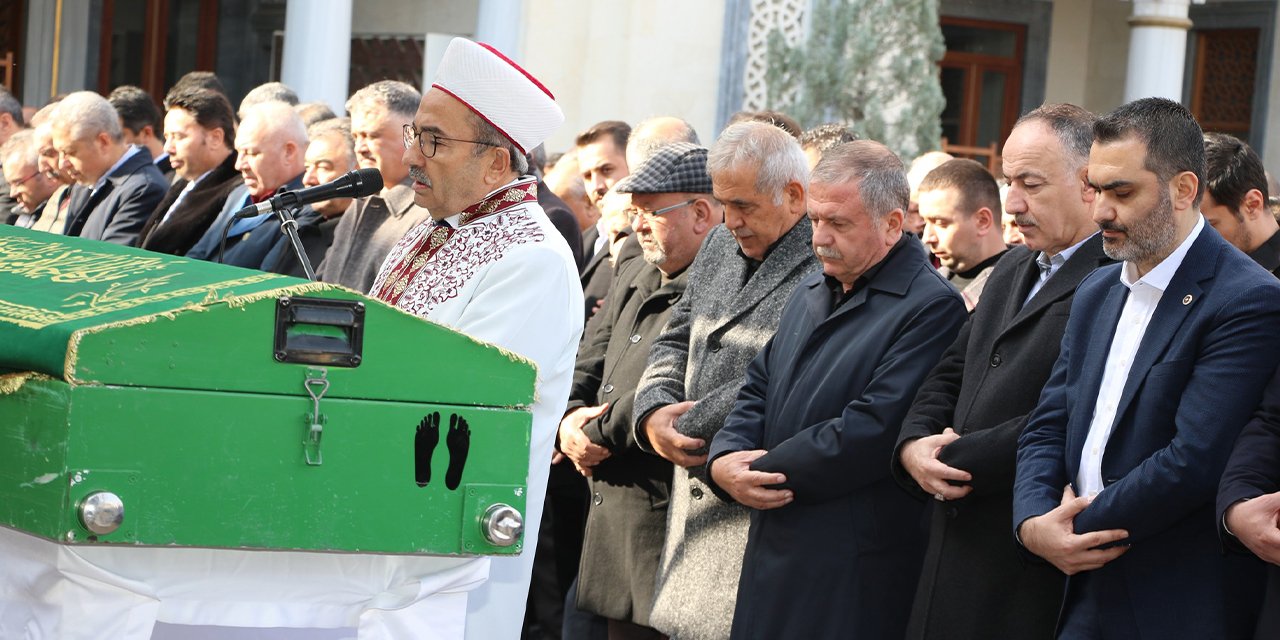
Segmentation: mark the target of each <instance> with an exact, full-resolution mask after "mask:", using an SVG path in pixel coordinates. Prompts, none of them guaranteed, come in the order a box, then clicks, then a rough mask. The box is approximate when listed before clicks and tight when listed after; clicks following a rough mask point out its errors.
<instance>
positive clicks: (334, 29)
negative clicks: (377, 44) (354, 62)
mask: <svg viewBox="0 0 1280 640" xmlns="http://www.w3.org/2000/svg"><path fill="white" fill-rule="evenodd" d="M350 74H351V0H289V4H288V8H287V9H286V11H285V18H284V61H283V62H282V63H281V70H280V81H281V82H283V83H285V84H287V85H289V86H290V87H292V88H293V90H294V91H296V92H298V98H299V99H300V100H302V101H303V102H312V101H315V100H321V101H323V102H324V103H325V104H328V105H329V106H330V107H331V108H332V109H333V111H334V112H335V113H337V114H340V115H341V114H342V113H343V112H344V105H346V103H347V80H348V78H349V77H350Z"/></svg>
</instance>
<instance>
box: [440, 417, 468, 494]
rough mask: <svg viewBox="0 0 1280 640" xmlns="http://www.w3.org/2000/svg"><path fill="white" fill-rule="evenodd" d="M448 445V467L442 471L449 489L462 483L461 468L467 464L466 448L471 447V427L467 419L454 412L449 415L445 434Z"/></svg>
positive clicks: (445, 484)
mask: <svg viewBox="0 0 1280 640" xmlns="http://www.w3.org/2000/svg"><path fill="white" fill-rule="evenodd" d="M445 444H446V445H448V447H449V469H448V470H446V471H445V473H444V486H446V487H448V488H449V490H450V491H453V490H454V489H457V488H458V485H459V484H461V483H462V468H463V467H465V466H467V450H468V449H470V448H471V429H469V428H468V427H467V419H466V418H463V417H462V416H460V415H458V414H456V413H454V414H450V415H449V434H448V435H446V436H445Z"/></svg>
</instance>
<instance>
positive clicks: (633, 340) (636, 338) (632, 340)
mask: <svg viewBox="0 0 1280 640" xmlns="http://www.w3.org/2000/svg"><path fill="white" fill-rule="evenodd" d="M637 342H640V334H638V333H637V334H635V335H634V336H631V344H635V343H637Z"/></svg>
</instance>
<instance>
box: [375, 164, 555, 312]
mask: <svg viewBox="0 0 1280 640" xmlns="http://www.w3.org/2000/svg"><path fill="white" fill-rule="evenodd" d="M537 200H538V183H537V181H536V180H533V179H532V178H530V179H527V180H518V181H516V182H515V184H513V185H511V186H510V187H508V188H506V189H502V190H499V191H497V192H495V193H493V194H492V195H490V196H489V197H487V198H485V199H484V200H481V201H480V202H477V203H475V204H473V205H471V206H470V207H467V208H466V209H464V210H463V211H462V215H461V216H460V218H459V222H460V223H461V226H462V229H467V228H468V227H469V225H472V224H473V223H475V222H477V221H479V220H483V219H485V218H488V217H490V216H494V215H497V214H499V213H501V212H503V211H506V210H508V209H510V208H512V207H514V206H516V205H521V204H524V203H526V202H537ZM423 224H424V227H420V229H423V232H422V233H417V235H416V237H415V233H410V234H408V235H406V236H405V237H404V238H402V239H401V240H400V242H399V243H397V244H396V247H395V249H393V250H392V252H391V253H392V255H393V256H397V258H396V259H395V260H394V261H392V260H388V262H387V263H388V264H390V265H392V266H391V268H390V270H387V269H386V268H384V269H383V272H382V273H381V274H379V277H378V280H377V282H375V283H374V286H373V292H374V297H376V298H378V299H379V300H382V301H384V302H386V303H388V304H391V305H398V303H399V302H400V297H401V296H403V295H404V293H405V290H406V289H408V287H409V284H410V283H412V282H414V280H416V279H417V277H418V275H419V274H421V273H423V271H424V270H425V269H426V268H427V267H428V266H429V265H432V264H433V262H434V259H435V256H436V254H437V253H438V252H439V251H440V249H441V248H442V247H444V246H446V245H447V244H449V240H450V239H452V238H453V236H454V234H456V233H457V232H458V231H459V230H457V229H453V228H450V227H446V226H438V225H437V224H436V223H435V221H429V222H426V223H423ZM486 226H487V225H486ZM417 231H418V230H417V229H415V232H417ZM467 235H471V234H467Z"/></svg>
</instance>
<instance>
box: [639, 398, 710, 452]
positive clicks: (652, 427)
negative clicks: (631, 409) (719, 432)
mask: <svg viewBox="0 0 1280 640" xmlns="http://www.w3.org/2000/svg"><path fill="white" fill-rule="evenodd" d="M694 404H696V403H695V402H694V401H692V400H686V401H684V402H677V403H675V404H669V405H666V406H664V407H662V408H660V409H658V410H657V411H654V412H653V413H651V414H649V417H647V418H645V420H644V422H642V423H641V424H640V428H641V429H643V430H644V435H645V437H646V438H648V439H649V444H650V445H651V446H653V450H654V451H655V452H657V454H658V455H660V456H662V457H663V458H666V459H667V460H670V461H671V462H673V463H675V464H678V465H680V466H682V467H696V466H698V465H700V464H702V463H704V462H706V461H707V456H706V455H705V454H704V455H700V456H698V455H692V454H690V453H688V452H689V451H692V450H694V449H699V448H702V447H704V446H706V444H707V443H706V442H704V441H703V440H702V439H700V438H690V437H689V436H686V435H684V434H682V433H680V432H678V431H676V419H677V418H679V417H680V416H682V415H684V414H685V413H686V412H688V411H689V409H691V408H693V405H694Z"/></svg>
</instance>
